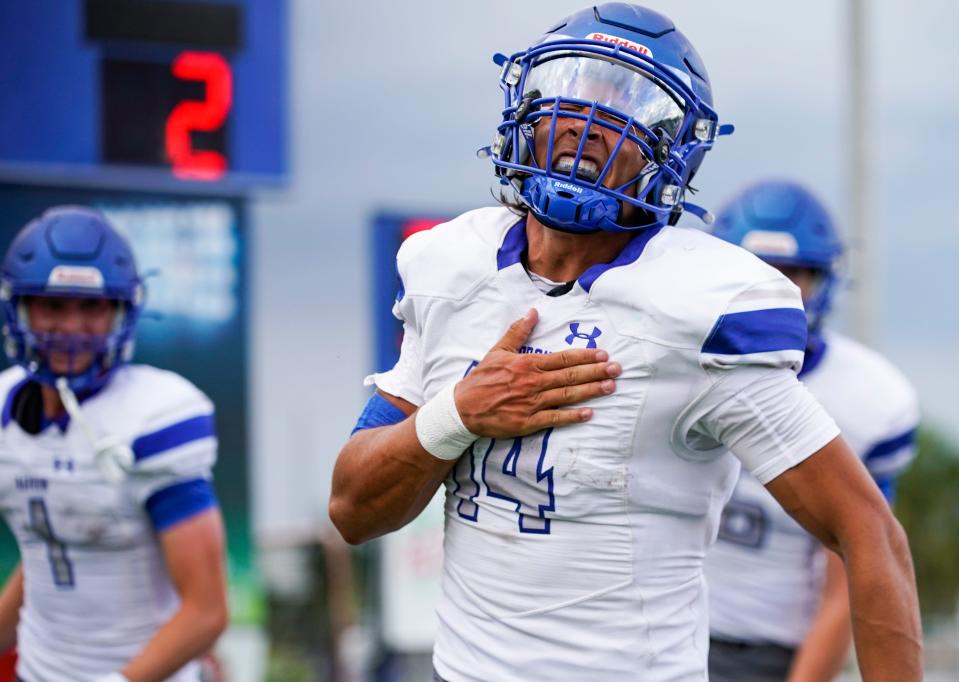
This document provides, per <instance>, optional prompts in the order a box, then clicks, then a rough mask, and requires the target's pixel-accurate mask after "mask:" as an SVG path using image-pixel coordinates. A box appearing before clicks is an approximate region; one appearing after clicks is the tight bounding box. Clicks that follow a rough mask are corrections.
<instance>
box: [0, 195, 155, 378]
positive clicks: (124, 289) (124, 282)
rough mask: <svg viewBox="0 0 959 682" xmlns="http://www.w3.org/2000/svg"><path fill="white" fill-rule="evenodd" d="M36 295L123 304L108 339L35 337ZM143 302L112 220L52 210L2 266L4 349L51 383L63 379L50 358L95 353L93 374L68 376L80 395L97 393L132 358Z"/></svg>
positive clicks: (17, 241) (28, 229) (23, 234)
mask: <svg viewBox="0 0 959 682" xmlns="http://www.w3.org/2000/svg"><path fill="white" fill-rule="evenodd" d="M29 296H63V297H68V296H69V297H89V298H102V299H109V300H112V301H116V302H117V305H118V308H117V314H116V316H115V319H114V325H113V329H112V331H110V333H109V334H106V335H104V336H92V335H83V334H49V333H38V332H34V331H32V330H31V329H30V324H29V319H28V316H27V310H26V305H25V301H24V297H29ZM143 301H144V287H143V281H142V279H141V278H140V275H139V274H138V273H137V268H136V262H135V261H134V258H133V251H132V250H131V249H130V246H129V244H127V242H126V240H125V239H124V238H123V237H121V236H120V234H119V233H118V232H117V231H116V230H115V229H114V228H113V227H112V226H111V225H110V223H108V222H107V220H106V218H105V217H104V216H103V215H102V214H101V213H99V212H97V211H94V210H91V209H88V208H83V207H80V206H61V207H56V208H52V209H50V210H48V211H46V212H45V213H43V215H41V216H40V217H39V218H36V219H34V220H32V221H31V222H29V223H27V225H26V226H24V227H23V228H22V229H21V230H20V232H18V233H17V235H16V237H14V240H13V243H12V244H11V245H10V248H9V249H8V250H7V253H6V255H5V256H4V259H3V263H2V265H0V306H2V308H3V338H4V351H5V352H6V354H7V357H8V358H9V359H10V361H11V362H13V363H16V364H18V365H21V366H22V367H24V368H25V369H26V370H27V372H28V373H29V374H30V375H31V377H32V378H34V379H35V380H37V381H39V382H41V383H47V384H51V385H52V384H54V383H55V382H56V379H57V377H56V376H55V375H54V374H53V372H52V371H51V369H50V368H49V367H48V366H47V364H46V363H45V361H44V357H45V355H46V353H48V352H50V351H58V352H64V353H69V354H77V353H93V355H94V361H93V363H92V364H91V366H90V367H89V368H88V369H86V370H85V371H83V372H82V373H79V374H74V375H71V376H69V377H67V380H68V382H69V385H70V388H72V389H73V390H74V391H89V390H93V389H95V388H97V387H98V386H101V385H103V384H104V383H106V381H107V379H108V378H109V376H110V374H111V373H112V372H113V371H114V370H116V368H117V367H119V366H120V365H121V364H122V363H124V362H126V361H128V360H129V359H130V358H131V357H132V355H133V344H134V335H135V331H136V323H137V320H138V319H139V316H140V312H141V310H142V308H143Z"/></svg>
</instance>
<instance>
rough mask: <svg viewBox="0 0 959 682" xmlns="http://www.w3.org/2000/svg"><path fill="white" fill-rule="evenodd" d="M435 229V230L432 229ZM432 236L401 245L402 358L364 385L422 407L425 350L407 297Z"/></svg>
mask: <svg viewBox="0 0 959 682" xmlns="http://www.w3.org/2000/svg"><path fill="white" fill-rule="evenodd" d="M433 229H436V228H433ZM432 237H433V233H432V231H430V230H424V231H422V232H417V233H415V234H413V235H410V236H409V237H408V238H407V239H406V241H404V242H403V244H402V245H401V246H400V250H399V252H398V253H397V255H396V270H397V274H398V276H399V280H400V288H399V291H398V292H397V295H396V303H394V305H393V315H394V316H395V317H396V319H398V320H400V321H401V322H402V323H403V342H402V343H401V345H400V357H399V359H398V360H397V361H396V364H395V365H394V366H393V368H392V369H390V370H389V371H386V372H378V373H376V374H372V375H370V376H368V377H366V379H365V380H364V382H363V383H364V385H366V386H370V385H375V386H376V387H377V388H378V389H380V390H381V391H384V392H386V393H389V394H390V395H395V396H396V397H398V398H402V399H403V400H405V401H407V402H409V403H412V404H413V405H422V404H423V403H424V402H425V398H424V397H423V349H422V340H421V336H420V330H419V327H418V322H417V315H416V307H415V305H414V304H413V302H412V301H411V300H410V298H409V297H407V296H406V281H407V277H408V269H409V268H410V264H411V263H412V262H413V260H414V259H415V258H416V256H417V255H418V254H419V253H420V252H421V251H422V250H423V249H424V248H426V247H427V245H428V243H429V241H430V240H431V239H432Z"/></svg>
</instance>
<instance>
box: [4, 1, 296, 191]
mask: <svg viewBox="0 0 959 682" xmlns="http://www.w3.org/2000/svg"><path fill="white" fill-rule="evenodd" d="M2 4H3V10H2V21H0V65H2V70H0V181H7V182H16V183H36V184H68V185H80V186H105V187H110V188H125V189H138V190H151V191H152V190H157V191H173V192H182V191H197V190H198V191H202V192H204V193H208V194H209V193H214V194H216V193H231V194H236V193H242V192H243V191H245V190H247V189H249V188H251V187H255V186H258V185H264V184H266V185H271V184H272V185H275V184H278V183H281V182H282V181H283V178H284V175H285V172H286V167H287V160H286V157H287V151H286V130H285V126H286V53H285V32H286V19H287V17H286V5H285V2H283V0H30V1H29V2H15V1H14V0H3V3H2Z"/></svg>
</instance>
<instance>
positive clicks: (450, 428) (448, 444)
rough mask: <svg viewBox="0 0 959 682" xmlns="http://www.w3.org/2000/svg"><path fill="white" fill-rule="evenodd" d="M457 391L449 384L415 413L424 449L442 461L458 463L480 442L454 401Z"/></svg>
mask: <svg viewBox="0 0 959 682" xmlns="http://www.w3.org/2000/svg"><path fill="white" fill-rule="evenodd" d="M455 388H456V384H450V385H449V386H447V387H446V388H444V389H443V390H442V391H440V392H439V393H437V394H436V395H435V396H433V397H432V398H431V399H430V400H428V401H426V404H425V405H423V406H422V407H421V408H420V409H419V410H417V412H416V418H415V426H416V437H417V438H419V439H420V445H422V446H423V449H425V450H426V451H427V452H428V453H430V454H431V455H433V456H434V457H437V458H439V459H447V460H449V459H456V458H457V457H459V456H460V455H462V454H463V450H465V449H466V448H468V447H469V446H470V444H471V443H472V442H473V441H474V440H476V439H477V438H479V436H477V435H476V434H475V433H471V432H470V430H469V429H467V428H466V426H465V425H464V424H463V420H462V418H460V413H459V411H458V410H457V409H456V401H455V400H454V399H453V390H454V389H455Z"/></svg>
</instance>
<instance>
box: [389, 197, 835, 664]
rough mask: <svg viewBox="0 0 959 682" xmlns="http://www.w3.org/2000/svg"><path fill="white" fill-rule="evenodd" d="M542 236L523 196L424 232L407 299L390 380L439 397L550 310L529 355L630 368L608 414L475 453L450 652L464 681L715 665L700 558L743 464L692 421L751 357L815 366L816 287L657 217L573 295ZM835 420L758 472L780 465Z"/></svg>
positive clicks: (407, 257) (469, 462)
mask: <svg viewBox="0 0 959 682" xmlns="http://www.w3.org/2000/svg"><path fill="white" fill-rule="evenodd" d="M525 248H526V231H525V224H524V222H523V221H521V220H520V219H518V218H517V217H516V216H515V215H512V214H511V213H509V212H508V211H506V210H505V209H482V210H479V211H473V212H470V213H467V214H464V215H463V216H460V217H459V218H457V219H456V220H454V221H452V222H450V223H447V224H445V225H442V226H439V227H437V228H434V229H433V230H432V231H430V232H424V233H420V234H417V235H414V236H413V237H411V238H410V239H409V240H407V242H406V243H405V244H404V246H403V248H402V249H401V251H400V254H399V257H398V263H399V270H400V275H401V280H402V283H403V285H404V287H405V288H404V289H403V290H401V292H400V296H399V298H398V302H397V305H396V308H395V311H396V313H397V315H398V316H399V317H400V318H401V319H403V320H404V323H405V326H406V329H407V331H408V333H409V334H415V335H416V336H417V341H418V344H417V346H418V349H415V350H416V352H415V353H414V352H413V351H414V349H411V348H409V347H408V346H410V345H411V344H405V345H404V350H403V356H406V357H402V356H401V360H400V362H399V363H398V366H397V368H395V369H394V370H393V371H392V372H389V373H385V374H381V375H377V376H376V377H375V380H376V384H377V386H379V387H380V388H381V389H382V390H385V391H387V392H388V393H392V394H394V395H398V396H400V397H403V398H405V399H407V400H409V401H410V402H413V403H414V404H422V403H423V402H424V401H425V400H429V399H430V398H431V397H432V396H433V395H435V394H436V393H437V392H438V391H439V390H440V389H441V388H442V387H444V386H447V385H449V384H450V383H453V382H455V381H457V380H459V379H460V378H462V377H463V376H464V375H465V374H466V373H467V372H468V371H469V370H470V369H471V368H472V367H473V366H474V365H475V364H476V363H477V362H478V361H479V360H480V359H481V358H482V357H483V356H484V354H485V353H486V351H487V350H488V349H489V348H490V347H491V346H492V345H493V344H494V343H495V342H496V341H497V340H498V339H499V337H500V336H501V335H502V334H503V332H504V331H505V329H506V328H507V327H508V326H509V324H510V323H511V322H512V321H514V320H516V319H518V318H520V317H522V316H523V315H524V314H525V313H526V311H527V310H528V309H529V308H531V307H536V308H537V309H538V311H539V322H538V323H537V325H536V328H535V329H534V330H533V333H532V335H531V336H530V338H529V339H528V340H527V341H526V345H525V346H524V347H523V348H522V349H521V352H524V353H552V352H557V351H562V350H565V349H569V348H594V347H599V348H603V349H605V350H607V351H608V352H609V356H610V358H611V359H613V360H616V361H617V362H619V363H620V364H621V365H622V367H623V372H622V375H621V376H620V377H619V378H618V379H617V390H616V392H615V393H613V394H611V395H609V396H605V397H602V398H599V399H596V400H595V401H591V403H590V404H591V405H593V407H594V408H595V414H594V417H593V419H592V420H590V421H589V422H586V423H583V424H578V425H575V426H568V427H562V428H557V429H555V430H552V429H550V430H546V431H541V432H538V433H534V434H531V435H529V436H526V437H523V438H516V439H503V440H491V439H488V438H483V439H480V440H478V441H476V443H474V445H473V446H472V447H471V448H470V449H469V450H468V451H467V452H466V454H465V455H464V456H463V457H461V458H460V460H459V461H458V463H457V465H456V467H455V468H454V470H453V473H452V475H451V476H450V478H449V479H448V480H447V481H446V492H447V494H446V533H445V544H444V551H445V561H444V578H443V598H442V601H441V604H440V606H439V621H440V627H439V633H438V637H437V642H436V648H435V654H434V663H435V665H436V667H437V670H438V671H439V673H440V675H442V676H443V677H444V678H446V679H449V680H451V681H452V682H459V681H460V680H497V681H498V682H509V681H511V680H529V679H531V677H530V671H535V672H534V675H535V679H543V680H547V679H549V680H552V679H556V680H559V679H563V680H589V681H591V682H594V681H596V680H621V679H643V680H654V681H656V680H688V679H705V657H706V651H707V631H706V604H705V595H704V590H703V578H702V570H701V563H702V558H703V555H704V553H705V551H706V548H707V547H708V546H709V544H710V543H711V542H712V540H713V538H714V537H715V533H716V529H717V525H718V520H719V514H720V511H721V509H722V507H723V505H724V504H725V502H726V500H727V498H728V495H729V493H730V491H731V488H732V486H733V484H734V482H735V480H736V477H737V475H738V470H739V465H738V462H737V460H736V459H734V458H733V457H731V456H730V455H729V454H728V452H727V451H726V450H725V449H724V448H722V447H720V446H719V444H718V443H717V442H715V441H710V439H709V438H708V437H705V436H697V437H696V446H697V447H698V448H700V449H694V448H693V447H691V444H690V440H691V438H692V430H693V429H694V425H695V424H696V423H697V422H698V421H699V420H700V418H701V417H703V415H702V414H700V412H699V411H698V410H699V408H700V400H701V398H702V396H703V395H705V394H708V393H709V391H710V390H711V388H712V386H713V385H714V384H716V383H717V382H720V381H722V380H723V376H724V375H726V376H728V375H729V374H730V373H731V371H732V370H734V369H735V368H737V367H743V366H747V365H753V366H756V365H764V366H766V367H777V368H787V367H794V368H795V367H798V365H799V363H800V362H801V360H802V350H801V349H802V347H803V345H804V342H805V317H804V315H803V314H802V310H801V302H800V300H799V296H798V292H797V291H796V290H795V288H794V287H793V286H792V285H791V283H789V282H788V281H787V280H786V279H785V278H783V277H782V276H781V275H780V274H779V273H778V272H776V271H775V270H773V269H771V268H769V267H768V266H767V265H765V264H764V263H762V262H761V261H759V260H758V259H756V258H755V257H753V256H752V255H750V254H748V253H746V252H745V251H742V250H741V249H737V248H735V247H731V246H730V245H728V244H726V243H724V242H721V241H719V240H717V239H715V238H713V237H710V236H708V235H705V234H702V233H700V232H697V231H693V230H685V229H680V228H667V229H662V230H656V229H652V230H646V231H644V232H642V233H640V234H639V235H638V236H637V237H635V238H634V239H633V240H632V241H631V242H630V243H629V244H628V245H627V246H626V247H625V248H624V250H623V251H622V253H621V254H620V255H619V257H617V258H616V259H615V260H614V261H613V262H612V263H610V264H603V265H598V266H595V267H593V268H591V269H589V270H588V271H587V272H586V273H585V274H584V275H582V276H581V277H580V278H579V280H578V281H577V283H576V284H575V285H574V286H573V289H572V290H571V291H570V292H569V293H567V294H565V295H562V296H556V297H550V296H547V295H545V294H543V293H542V292H541V291H540V289H539V288H537V286H536V284H535V283H534V282H533V281H532V280H531V279H530V277H529V276H528V274H527V273H526V271H525V269H524V267H523V265H522V263H521V256H522V253H523V252H524V250H525ZM757 330H762V331H758V332H757V333H751V332H754V331H757ZM410 356H415V359H414V361H413V362H412V364H414V365H415V371H410V365H411V362H410ZM400 367H404V368H405V369H404V370H403V371H400V370H399V369H398V368H400ZM781 371H788V370H781ZM835 434H836V431H835V427H834V425H831V426H830V427H829V428H826V429H820V430H819V431H817V432H816V433H813V434H811V435H808V437H807V440H806V441H804V442H796V443H792V444H791V445H793V446H794V447H791V449H790V448H786V449H785V450H784V451H783V452H781V453H780V454H779V455H777V456H774V457H770V458H768V460H766V461H763V462H760V463H757V465H756V466H755V467H754V470H756V471H757V473H758V474H759V475H760V476H762V477H763V478H764V479H765V480H769V479H771V478H772V477H774V476H776V475H778V474H779V473H780V472H782V471H783V470H785V469H786V468H788V467H789V466H792V465H794V464H795V463H796V462H797V461H799V460H801V459H802V458H803V457H805V456H808V455H809V454H811V453H812V452H814V451H815V450H817V449H819V447H821V446H822V445H824V444H825V443H826V442H828V441H829V440H831V439H832V438H833V437H835Z"/></svg>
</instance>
